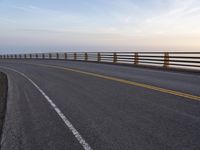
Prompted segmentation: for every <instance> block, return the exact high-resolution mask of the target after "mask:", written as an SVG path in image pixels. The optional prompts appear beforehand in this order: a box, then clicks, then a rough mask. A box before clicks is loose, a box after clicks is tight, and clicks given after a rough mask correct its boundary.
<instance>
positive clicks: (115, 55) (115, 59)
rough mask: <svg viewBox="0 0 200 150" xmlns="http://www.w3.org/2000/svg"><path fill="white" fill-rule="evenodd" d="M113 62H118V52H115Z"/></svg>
mask: <svg viewBox="0 0 200 150" xmlns="http://www.w3.org/2000/svg"><path fill="white" fill-rule="evenodd" d="M113 63H117V53H113Z"/></svg>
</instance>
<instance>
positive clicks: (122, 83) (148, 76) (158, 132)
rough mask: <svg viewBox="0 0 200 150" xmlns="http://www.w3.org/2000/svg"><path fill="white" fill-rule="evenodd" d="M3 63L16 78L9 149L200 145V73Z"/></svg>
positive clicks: (189, 149) (184, 149)
mask: <svg viewBox="0 0 200 150" xmlns="http://www.w3.org/2000/svg"><path fill="white" fill-rule="evenodd" d="M0 66H1V67H0V71H3V72H5V73H6V74H7V75H8V79H9V89H8V100H7V101H8V103H7V113H6V120H5V125H4V131H3V136H2V141H1V146H2V147H1V148H2V150H36V149H38V150H66V149H68V150H69V149H71V150H79V149H87V150H89V149H94V150H122V149H123V150H161V149H162V150H199V149H200V76H199V74H189V73H181V72H168V71H163V70H153V69H144V68H134V67H128V66H118V65H108V64H98V63H89V62H75V61H56V60H54V61H52V60H38V61H36V60H34V61H33V60H27V61H23V60H1V61H0ZM2 67H3V68H2Z"/></svg>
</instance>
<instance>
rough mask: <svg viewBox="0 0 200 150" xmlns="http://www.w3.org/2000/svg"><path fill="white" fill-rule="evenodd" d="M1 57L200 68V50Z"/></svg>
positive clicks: (41, 54)
mask: <svg viewBox="0 0 200 150" xmlns="http://www.w3.org/2000/svg"><path fill="white" fill-rule="evenodd" d="M0 59H52V60H74V61H93V62H99V63H100V62H107V63H114V64H133V65H144V66H157V67H163V68H166V69H167V68H184V69H193V70H200V52H68V53H64V52H62V53H61V52H60V53H33V54H13V55H0Z"/></svg>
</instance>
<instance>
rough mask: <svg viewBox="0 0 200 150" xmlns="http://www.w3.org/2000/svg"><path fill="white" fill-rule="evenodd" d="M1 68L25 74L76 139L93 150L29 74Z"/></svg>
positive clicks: (84, 146)
mask: <svg viewBox="0 0 200 150" xmlns="http://www.w3.org/2000/svg"><path fill="white" fill-rule="evenodd" d="M0 67H1V68H4V69H7V70H11V71H14V72H16V73H18V74H20V75H21V76H23V77H24V78H26V79H27V80H28V81H30V82H31V83H32V84H33V85H34V86H35V87H36V89H37V90H38V91H39V92H40V93H41V94H42V95H43V96H44V97H45V99H46V100H47V101H48V102H49V104H50V105H51V106H52V107H53V108H54V110H55V111H56V113H57V114H58V115H59V116H60V118H61V119H62V120H63V122H64V123H65V125H66V126H67V127H68V128H69V129H70V131H71V132H72V133H73V135H74V136H75V137H76V139H77V140H78V142H79V143H80V144H81V145H82V147H83V148H84V150H92V148H91V147H90V145H89V144H88V143H87V142H86V141H85V140H84V139H83V137H82V136H81V135H80V133H79V132H78V131H77V130H76V129H75V127H74V126H73V125H72V123H71V122H70V121H69V120H68V119H67V117H66V116H65V115H64V114H63V113H62V112H61V110H60V109H59V108H58V107H57V106H56V104H55V103H54V102H53V101H52V100H51V99H50V98H49V96H47V95H46V94H45V92H44V91H43V90H42V89H41V88H40V87H39V86H38V85H37V84H36V83H35V82H34V81H33V80H31V79H30V78H29V77H28V76H26V75H25V74H24V73H21V72H19V71H17V70H15V69H12V68H10V67H2V66H0Z"/></svg>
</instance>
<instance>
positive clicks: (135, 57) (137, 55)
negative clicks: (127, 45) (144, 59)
mask: <svg viewBox="0 0 200 150" xmlns="http://www.w3.org/2000/svg"><path fill="white" fill-rule="evenodd" d="M134 64H135V65H138V64H139V54H138V53H135V54H134Z"/></svg>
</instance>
